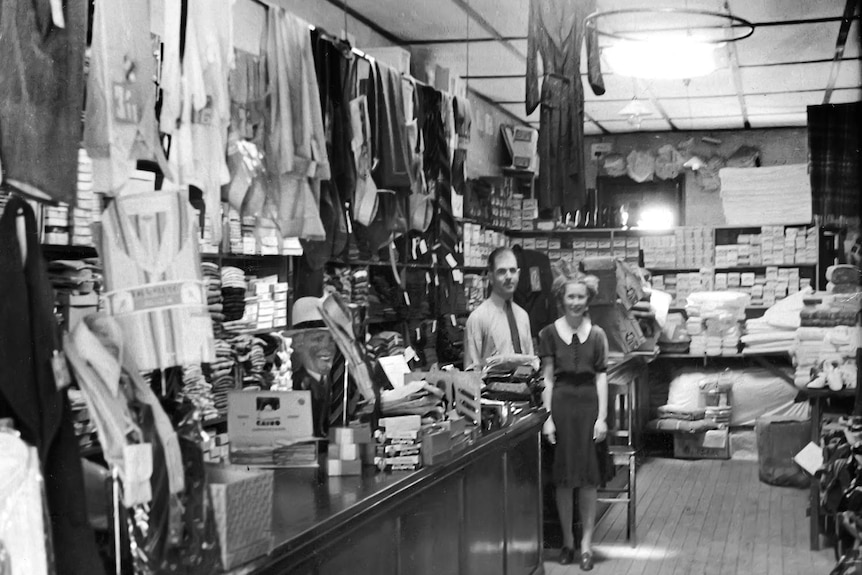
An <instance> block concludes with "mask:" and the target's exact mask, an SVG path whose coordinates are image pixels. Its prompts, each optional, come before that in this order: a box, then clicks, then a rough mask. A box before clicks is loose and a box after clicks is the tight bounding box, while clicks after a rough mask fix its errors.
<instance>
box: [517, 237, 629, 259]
mask: <svg viewBox="0 0 862 575" xmlns="http://www.w3.org/2000/svg"><path fill="white" fill-rule="evenodd" d="M515 243H519V244H520V245H521V247H523V248H524V249H525V250H535V251H539V252H545V253H547V254H548V259H550V260H551V261H552V262H554V261H559V260H563V261H567V262H570V263H573V264H574V263H577V262H580V261H583V259H584V258H588V257H618V258H621V259H623V260H625V261H627V262H629V263H634V264H635V265H637V262H638V257H639V254H640V247H639V242H638V238H637V237H618V238H617V237H612V236H611V235H610V234H607V237H605V235H596V236H589V237H586V238H581V237H570V236H562V237H559V236H544V235H541V236H536V237H524V238H522V239H520V240H519V241H516V242H515Z"/></svg>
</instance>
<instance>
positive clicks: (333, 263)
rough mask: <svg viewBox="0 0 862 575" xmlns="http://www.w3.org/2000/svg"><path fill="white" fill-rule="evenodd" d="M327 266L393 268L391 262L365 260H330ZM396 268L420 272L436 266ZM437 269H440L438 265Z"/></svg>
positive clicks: (414, 265)
mask: <svg viewBox="0 0 862 575" xmlns="http://www.w3.org/2000/svg"><path fill="white" fill-rule="evenodd" d="M326 263H327V265H331V266H344V267H370V268H374V267H376V268H391V267H392V264H391V263H390V262H372V261H364V260H356V261H351V262H342V261H338V260H330V261H328V262H326ZM395 267H396V268H406V269H420V270H431V269H434V267H435V266H434V264H420V263H412V262H411V263H404V262H395ZM436 267H440V266H439V265H437V266H436Z"/></svg>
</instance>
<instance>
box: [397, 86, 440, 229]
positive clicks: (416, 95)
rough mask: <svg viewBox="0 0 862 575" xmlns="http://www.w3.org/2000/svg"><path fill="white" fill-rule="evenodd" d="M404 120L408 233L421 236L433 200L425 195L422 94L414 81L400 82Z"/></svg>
mask: <svg viewBox="0 0 862 575" xmlns="http://www.w3.org/2000/svg"><path fill="white" fill-rule="evenodd" d="M404 106H405V112H404V114H405V118H407V143H408V144H409V150H410V166H409V170H410V182H411V184H410V204H409V206H410V208H409V209H410V229H411V230H414V231H417V232H424V231H426V230H427V229H428V227H429V226H430V225H431V219H432V218H433V217H434V201H433V200H434V197H433V196H432V195H431V194H429V193H428V186H427V184H426V182H425V167H424V165H423V160H424V154H425V142H424V141H423V139H422V133H421V127H420V122H421V120H422V119H423V118H424V111H423V110H422V93H421V91H420V90H419V86H418V85H417V84H416V81H415V80H412V79H411V80H410V81H409V82H404Z"/></svg>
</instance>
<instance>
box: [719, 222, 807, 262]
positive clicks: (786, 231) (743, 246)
mask: <svg viewBox="0 0 862 575" xmlns="http://www.w3.org/2000/svg"><path fill="white" fill-rule="evenodd" d="M755 229H756V228H755ZM817 234H818V230H817V228H816V227H805V226H787V227H785V226H763V227H761V228H760V232H759V233H743V232H741V231H740V232H736V231H735V230H727V229H722V230H718V231H717V232H716V235H717V236H723V235H724V236H726V235H730V236H731V238H732V237H733V236H736V238H735V241H733V242H720V243H719V242H716V246H715V267H717V268H732V267H745V266H769V265H788V264H805V265H815V264H814V262H816V261H817V256H818V246H817Z"/></svg>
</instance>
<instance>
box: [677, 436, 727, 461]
mask: <svg viewBox="0 0 862 575" xmlns="http://www.w3.org/2000/svg"><path fill="white" fill-rule="evenodd" d="M673 456H674V457H676V458H677V459H730V441H729V438H728V431H727V429H713V430H710V431H704V432H700V433H674V435H673Z"/></svg>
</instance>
